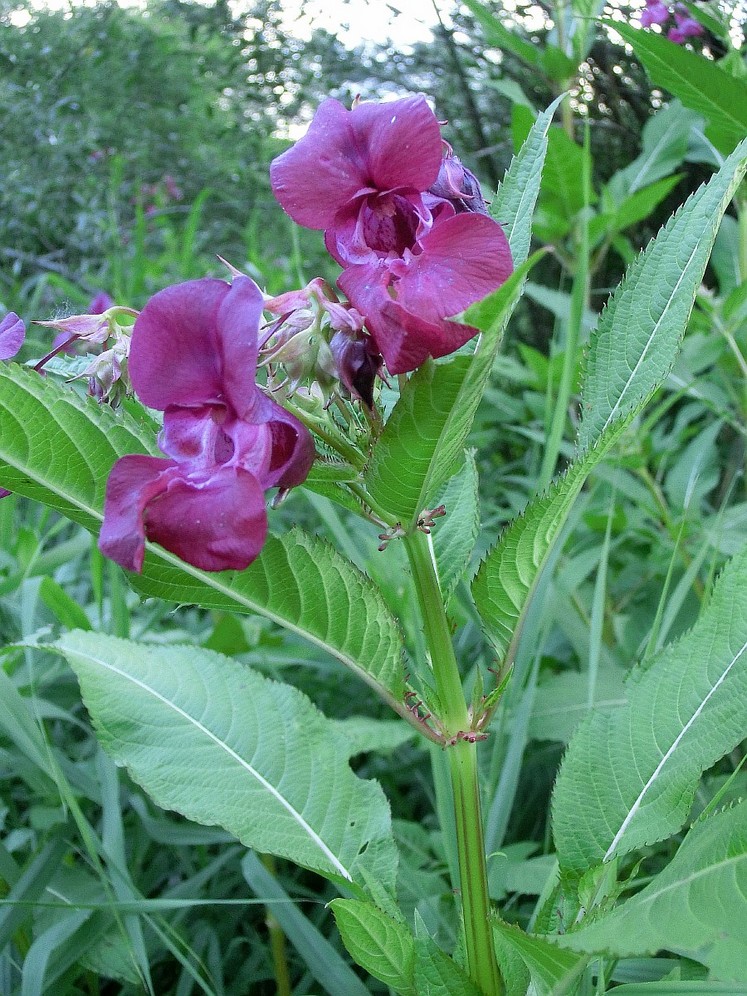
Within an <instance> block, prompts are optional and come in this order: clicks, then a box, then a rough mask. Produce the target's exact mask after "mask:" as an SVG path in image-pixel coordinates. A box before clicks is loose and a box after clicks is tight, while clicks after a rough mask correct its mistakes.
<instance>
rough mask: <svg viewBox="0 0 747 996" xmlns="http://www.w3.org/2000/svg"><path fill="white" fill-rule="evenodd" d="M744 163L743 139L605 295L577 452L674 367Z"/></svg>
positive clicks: (585, 380)
mask: <svg viewBox="0 0 747 996" xmlns="http://www.w3.org/2000/svg"><path fill="white" fill-rule="evenodd" d="M674 47H675V48H676V46H674ZM746 166H747V139H746V140H745V141H744V142H742V143H741V144H740V145H739V146H738V148H737V149H735V150H734V152H733V153H732V155H731V156H729V158H728V159H727V160H726V162H725V163H724V165H723V166H722V167H721V169H720V170H719V171H718V173H716V174H715V175H714V176H713V177H712V178H711V179H710V180H709V182H708V183H707V184H704V185H703V186H702V187H700V188H699V189H698V190H697V191H696V192H695V193H694V194H693V195H692V196H691V197H690V198H689V199H688V200H687V202H686V203H685V204H684V206H683V207H682V208H680V210H679V211H678V212H677V213H676V214H675V215H674V216H673V217H672V218H670V220H669V222H668V223H667V224H666V226H665V227H664V228H663V229H662V230H661V232H659V234H658V235H657V237H656V239H655V240H654V241H653V242H652V243H651V244H650V245H649V247H648V248H647V249H646V251H645V252H644V253H642V254H641V255H640V256H639V257H638V258H637V259H636V260H635V262H634V263H633V264H632V266H631V267H630V268H629V269H628V272H627V274H626V275H625V279H624V280H623V282H622V283H621V284H620V286H619V287H618V288H617V290H616V291H615V292H614V294H613V295H612V297H611V298H610V301H609V303H608V304H607V307H606V308H605V310H604V311H603V312H602V315H601V317H600V319H599V325H598V327H597V330H596V331H595V332H594V333H592V337H591V343H590V346H589V353H588V360H587V364H586V370H585V373H584V377H583V381H582V388H581V393H582V396H583V410H582V421H581V427H580V429H579V447H580V449H581V450H582V451H583V450H586V449H587V448H588V447H589V446H590V445H592V444H593V443H594V441H595V440H597V439H598V438H599V437H600V435H601V434H602V432H603V431H604V429H605V428H607V426H609V425H611V424H612V422H614V421H616V420H617V419H618V418H620V417H625V416H627V415H629V414H630V413H631V412H634V411H636V410H637V409H638V408H639V407H640V405H641V404H642V402H643V401H644V400H645V399H646V398H647V397H649V395H650V394H651V392H652V391H653V390H654V389H655V388H656V387H657V386H658V385H660V384H661V383H662V382H663V380H664V378H665V377H666V376H667V374H668V373H669V371H670V370H671V369H672V364H673V363H674V359H675V357H676V355H677V351H678V349H679V346H680V343H681V341H682V337H683V335H684V333H685V328H686V326H687V322H688V319H689V317H690V312H691V310H692V306H693V302H694V300H695V294H696V292H697V290H698V288H699V286H700V282H701V280H702V279H703V274H704V272H705V268H706V264H707V263H708V257H709V255H710V252H711V249H712V248H713V243H714V240H715V238H716V233H717V232H718V228H719V224H720V222H721V218H722V216H723V213H724V211H725V210H726V207H727V205H728V203H729V201H730V200H731V198H732V197H733V196H734V192H735V190H736V189H737V186H738V185H739V183H740V181H741V179H742V177H743V176H744V172H745V167H746Z"/></svg>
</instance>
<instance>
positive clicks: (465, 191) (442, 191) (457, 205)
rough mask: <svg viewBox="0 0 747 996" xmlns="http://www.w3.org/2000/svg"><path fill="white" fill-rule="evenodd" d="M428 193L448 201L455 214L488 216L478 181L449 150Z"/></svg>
mask: <svg viewBox="0 0 747 996" xmlns="http://www.w3.org/2000/svg"><path fill="white" fill-rule="evenodd" d="M428 193H429V194H432V195H433V196H434V197H439V198H441V199H442V200H446V201H450V202H451V204H452V205H453V206H454V210H455V211H456V213H457V214H461V213H462V212H463V211H470V212H473V213H475V214H488V208H487V205H486V204H485V199H484V198H483V196H482V191H481V190H480V182H479V180H478V179H477V177H476V176H475V174H474V173H473V172H472V171H471V170H468V169H467V167H466V166H463V165H462V163H461V160H460V159H459V157H458V156H455V155H454V154H453V153H452V152H451V150H449V151H447V153H446V155H445V156H444V157H443V159H442V160H441V166H440V168H439V171H438V177H437V178H436V182H435V183H434V184H433V186H432V187H430V188H429V190H428Z"/></svg>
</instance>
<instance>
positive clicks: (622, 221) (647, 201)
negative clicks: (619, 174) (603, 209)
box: [589, 176, 680, 245]
mask: <svg viewBox="0 0 747 996" xmlns="http://www.w3.org/2000/svg"><path fill="white" fill-rule="evenodd" d="M679 181H680V177H679V176H667V177H664V179H663V180H658V181H656V182H655V183H651V184H649V186H647V187H643V188H642V189H641V190H637V191H636V192H635V193H634V194H630V195H629V196H628V197H626V198H625V200H624V201H623V202H622V203H621V204H620V206H619V207H618V208H617V210H616V211H614V212H613V213H611V214H602V215H597V216H596V217H594V218H592V219H591V221H590V222H589V239H590V241H591V244H592V245H596V243H597V242H598V241H599V240H600V239H601V238H602V237H603V236H604V235H607V236H608V237H609V233H614V232H622V231H624V230H625V229H626V228H630V226H631V225H637V224H638V222H639V221H643V219H644V218H648V216H649V215H650V214H651V213H652V212H653V211H655V210H656V208H657V207H658V205H659V204H660V203H661V202H662V201H663V200H664V198H665V197H666V196H667V195H668V194H669V193H670V192H671V191H672V190H673V189H674V187H676V186H677V184H678V183H679Z"/></svg>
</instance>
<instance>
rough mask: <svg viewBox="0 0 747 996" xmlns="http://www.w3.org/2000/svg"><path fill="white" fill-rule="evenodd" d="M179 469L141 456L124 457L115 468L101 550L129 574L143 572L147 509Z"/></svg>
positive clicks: (107, 486)
mask: <svg viewBox="0 0 747 996" xmlns="http://www.w3.org/2000/svg"><path fill="white" fill-rule="evenodd" d="M175 468H176V464H175V463H174V461H173V460H161V459H160V458H159V457H151V456H141V455H140V454H137V453H132V454H130V455H128V456H124V457H121V458H120V459H119V460H117V462H116V463H115V464H114V466H113V467H112V470H111V473H110V474H109V479H108V481H107V482H106V501H105V503H104V523H103V525H102V526H101V533H100V535H99V550H101V552H102V553H103V554H104V556H105V557H109V559H110V560H113V561H115V562H116V563H117V564H119V565H120V567H124V568H125V570H128V571H137V573H138V574H139V573H140V571H141V570H142V569H143V558H144V556H145V526H144V524H143V515H144V513H145V507H146V505H147V504H148V502H149V501H151V499H153V498H154V497H155V496H156V495H158V494H159V493H160V492H162V491H164V490H165V489H166V487H167V485H168V478H169V473H173V472H174V469H175Z"/></svg>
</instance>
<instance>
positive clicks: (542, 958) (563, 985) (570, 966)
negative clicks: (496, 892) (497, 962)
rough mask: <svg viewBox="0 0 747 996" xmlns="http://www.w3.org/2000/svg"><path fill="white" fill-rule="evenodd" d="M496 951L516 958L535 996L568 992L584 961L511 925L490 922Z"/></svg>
mask: <svg viewBox="0 0 747 996" xmlns="http://www.w3.org/2000/svg"><path fill="white" fill-rule="evenodd" d="M493 930H494V931H495V933H496V935H497V940H498V942H499V950H500V949H501V948H504V949H505V948H508V949H510V950H511V951H513V952H515V953H516V954H518V955H519V957H520V958H521V960H522V961H523V962H524V964H525V966H526V968H527V970H528V972H529V975H530V977H531V980H532V986H533V991H534V992H536V993H537V994H538V996H562V994H563V993H569V992H572V991H573V989H574V988H575V987H574V983H575V982H576V981H577V979H578V977H579V975H580V974H581V972H583V970H584V968H585V966H586V959H585V958H582V957H581V956H580V955H574V954H573V953H572V952H571V951H560V950H558V948H556V947H555V946H554V945H553V944H551V943H550V941H548V940H547V939H546V938H545V937H539V936H536V935H532V934H525V933H524V931H523V930H521V929H520V928H519V927H516V926H514V925H513V924H508V923H503V921H501V920H494V921H493Z"/></svg>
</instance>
